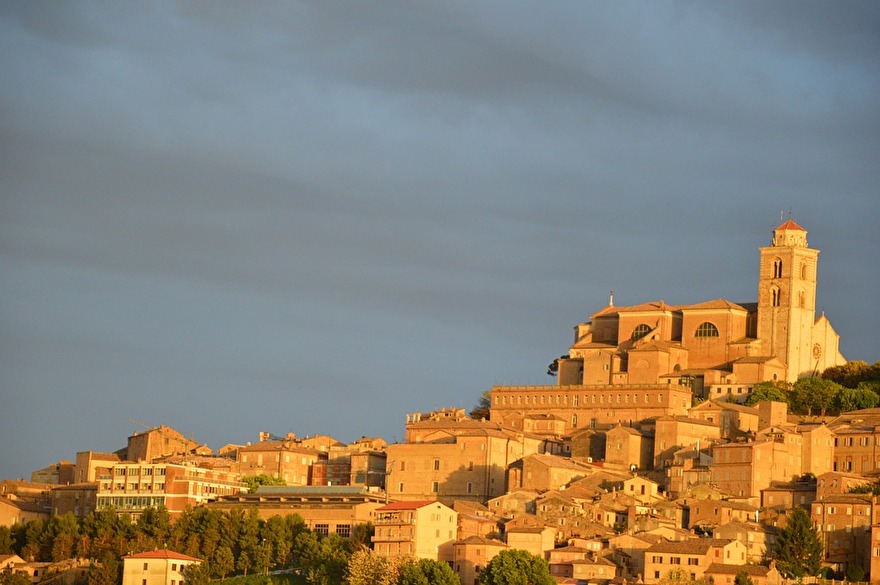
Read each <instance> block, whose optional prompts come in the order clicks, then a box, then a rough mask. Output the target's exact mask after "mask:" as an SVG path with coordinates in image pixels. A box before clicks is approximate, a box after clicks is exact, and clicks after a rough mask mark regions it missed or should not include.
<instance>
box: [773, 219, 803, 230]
mask: <svg viewBox="0 0 880 585" xmlns="http://www.w3.org/2000/svg"><path fill="white" fill-rule="evenodd" d="M776 229H777V230H800V231H802V232H805V231H807V230H805V229H804V228H802V227H801V226H799V225H798V224H796V223H795V222H793V221H792V220H791V219H789V220H788V221H786V222H785V223H784V224H782V225H781V226H779V227H778V228H776ZM774 231H775V230H774Z"/></svg>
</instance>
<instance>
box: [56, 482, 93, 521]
mask: <svg viewBox="0 0 880 585" xmlns="http://www.w3.org/2000/svg"><path fill="white" fill-rule="evenodd" d="M97 505H98V482H85V483H72V484H70V485H59V486H56V487H55V488H54V489H53V490H52V515H53V516H63V515H65V514H67V513H68V512H70V513H72V514H73V515H74V516H76V517H77V518H85V517H86V516H88V515H89V514H90V513H92V512H94V511H95V509H96V508H97Z"/></svg>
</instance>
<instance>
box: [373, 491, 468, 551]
mask: <svg viewBox="0 0 880 585" xmlns="http://www.w3.org/2000/svg"><path fill="white" fill-rule="evenodd" d="M373 524H374V526H375V533H374V535H373V550H375V551H376V553H377V554H379V555H382V556H386V557H396V556H412V557H415V558H417V559H432V560H435V561H441V562H451V561H453V560H454V550H453V544H454V543H455V541H456V540H457V539H458V535H457V534H456V531H457V527H458V514H457V513H456V512H455V510H453V509H452V508H450V507H449V506H447V505H445V504H443V503H441V502H439V501H436V500H433V501H408V502H394V503H391V504H387V505H385V506H382V507H381V508H377V509H376V511H375V512H374V520H373Z"/></svg>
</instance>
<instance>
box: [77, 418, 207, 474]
mask: <svg viewBox="0 0 880 585" xmlns="http://www.w3.org/2000/svg"><path fill="white" fill-rule="evenodd" d="M139 424H140V423H139ZM143 426H147V425H143ZM189 453H197V454H199V455H210V454H211V451H210V449H207V448H206V447H204V446H203V445H200V444H199V443H196V442H195V441H194V440H192V439H188V438H186V437H185V436H184V435H183V433H180V432H178V431H175V430H174V429H172V428H171V427H167V426H165V425H160V426H158V427H153V428H151V429H149V430H147V431H146V432H143V433H134V434H133V435H131V436H130V437H129V438H128V447H127V448H126V453H125V459H127V460H129V461H147V462H150V461H153V460H154V459H160V458H162V457H170V456H172V455H184V454H189ZM87 481H88V480H87Z"/></svg>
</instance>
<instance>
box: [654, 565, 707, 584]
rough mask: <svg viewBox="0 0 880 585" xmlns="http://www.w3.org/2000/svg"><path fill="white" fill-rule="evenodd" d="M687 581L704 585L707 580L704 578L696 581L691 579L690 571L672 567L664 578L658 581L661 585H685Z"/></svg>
mask: <svg viewBox="0 0 880 585" xmlns="http://www.w3.org/2000/svg"><path fill="white" fill-rule="evenodd" d="M686 583H699V584H701V585H704V584H705V583H706V582H705V581H703V580H702V579H699V580H696V581H695V580H693V579H691V575H690V573H688V572H687V571H685V570H684V569H670V570H669V571H667V572H666V574H665V575H663V578H662V579H660V581H658V584H659V585H685V584H686Z"/></svg>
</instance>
